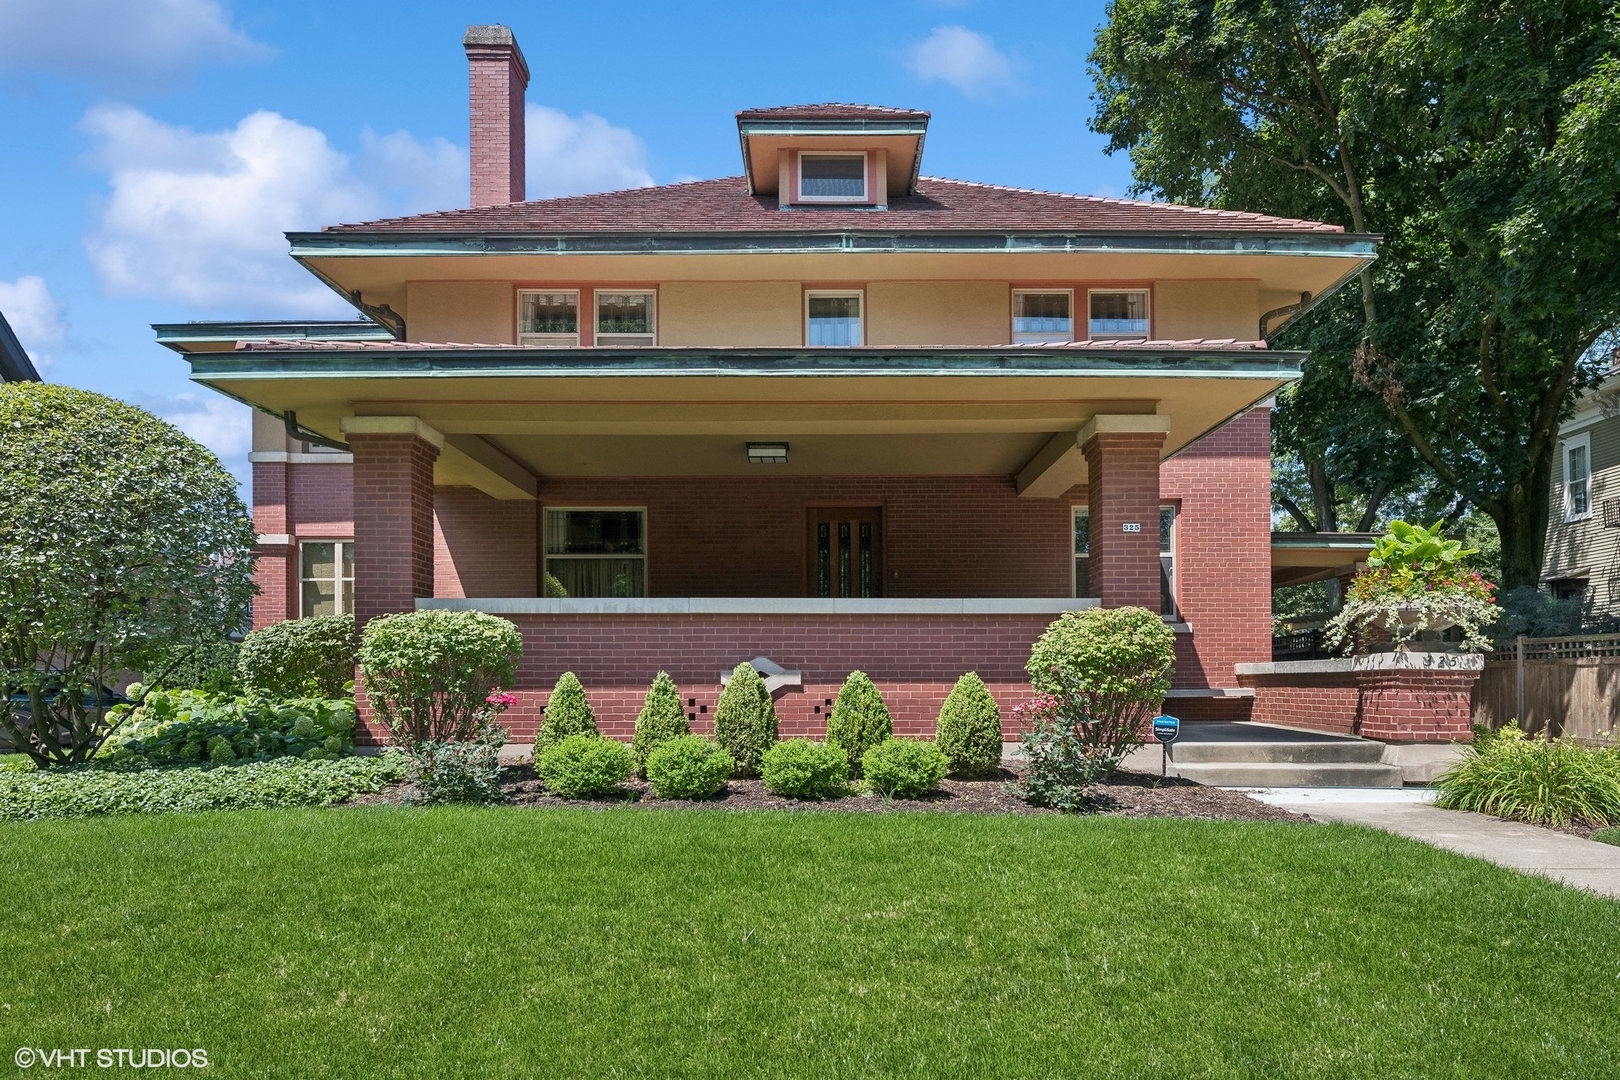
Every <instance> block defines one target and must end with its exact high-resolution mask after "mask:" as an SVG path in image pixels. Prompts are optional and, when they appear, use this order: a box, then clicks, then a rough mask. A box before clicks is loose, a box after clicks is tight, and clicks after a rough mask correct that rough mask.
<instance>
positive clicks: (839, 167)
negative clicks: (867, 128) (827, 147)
mask: <svg viewBox="0 0 1620 1080" xmlns="http://www.w3.org/2000/svg"><path fill="white" fill-rule="evenodd" d="M799 198H800V199H801V200H805V201H810V202H865V201H866V155H865V154H800V155H799Z"/></svg>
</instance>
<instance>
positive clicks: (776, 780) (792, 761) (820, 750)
mask: <svg viewBox="0 0 1620 1080" xmlns="http://www.w3.org/2000/svg"><path fill="white" fill-rule="evenodd" d="M760 773H761V775H762V776H763V777H764V779H765V789H766V790H767V791H769V792H771V793H772V794H773V795H784V796H786V797H788V798H790V799H836V798H838V797H839V796H840V795H848V794H849V758H848V757H846V756H845V754H844V751H843V749H842V748H841V747H837V746H833V745H832V744H831V743H818V742H812V741H811V740H809V739H785V740H783V741H782V742H779V743H777V744H776V745H775V746H773V747H771V748H770V749H769V750H767V751H765V757H764V759H763V760H762V761H761V763H760Z"/></svg>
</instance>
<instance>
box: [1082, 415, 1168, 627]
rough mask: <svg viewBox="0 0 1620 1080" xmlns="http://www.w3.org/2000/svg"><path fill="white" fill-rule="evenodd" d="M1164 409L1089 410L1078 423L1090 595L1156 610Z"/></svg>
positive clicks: (1113, 604)
mask: <svg viewBox="0 0 1620 1080" xmlns="http://www.w3.org/2000/svg"><path fill="white" fill-rule="evenodd" d="M1169 431H1170V418H1169V417H1168V416H1157V415H1147V416H1136V415H1102V416H1094V417H1092V418H1091V420H1090V421H1089V422H1088V423H1087V424H1086V426H1085V427H1083V428H1081V429H1080V435H1079V437H1078V440H1077V441H1078V442H1079V443H1080V450H1081V452H1082V453H1084V454H1085V456H1086V489H1087V494H1086V504H1087V506H1088V507H1089V508H1090V511H1091V514H1090V520H1091V559H1090V568H1091V587H1090V590H1089V592H1090V595H1092V596H1095V597H1097V598H1098V599H1099V600H1101V601H1102V605H1103V607H1124V606H1126V605H1136V606H1138V607H1145V608H1147V609H1148V610H1149V611H1158V610H1159V454H1160V451H1161V450H1162V448H1163V447H1164V437H1165V435H1166V434H1168V433H1169Z"/></svg>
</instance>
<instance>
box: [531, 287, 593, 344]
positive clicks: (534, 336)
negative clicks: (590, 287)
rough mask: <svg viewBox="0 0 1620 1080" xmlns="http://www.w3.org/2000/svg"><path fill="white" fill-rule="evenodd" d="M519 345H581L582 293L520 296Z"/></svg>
mask: <svg viewBox="0 0 1620 1080" xmlns="http://www.w3.org/2000/svg"><path fill="white" fill-rule="evenodd" d="M518 344H519V345H527V346H530V347H534V346H544V345H563V346H568V345H578V344H579V293H577V292H572V291H559V292H528V291H524V292H520V293H518Z"/></svg>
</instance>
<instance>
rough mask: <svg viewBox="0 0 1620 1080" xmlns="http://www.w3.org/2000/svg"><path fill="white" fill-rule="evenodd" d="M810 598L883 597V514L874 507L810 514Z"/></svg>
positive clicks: (821, 511)
mask: <svg viewBox="0 0 1620 1080" xmlns="http://www.w3.org/2000/svg"><path fill="white" fill-rule="evenodd" d="M807 550H808V551H809V552H810V578H809V584H810V595H811V596H882V595H883V511H882V510H881V509H879V508H878V507H875V506H858V507H833V508H822V509H817V510H812V511H810V541H809V544H808V545H807Z"/></svg>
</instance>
